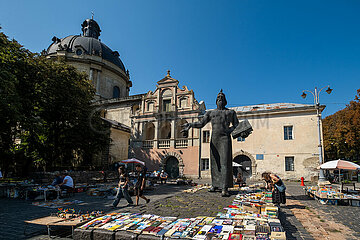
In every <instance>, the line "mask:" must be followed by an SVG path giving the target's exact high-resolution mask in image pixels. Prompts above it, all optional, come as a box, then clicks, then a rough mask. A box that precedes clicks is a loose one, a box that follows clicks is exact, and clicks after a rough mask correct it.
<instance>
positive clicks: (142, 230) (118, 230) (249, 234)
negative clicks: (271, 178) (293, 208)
mask: <svg viewBox="0 0 360 240" xmlns="http://www.w3.org/2000/svg"><path fill="white" fill-rule="evenodd" d="M278 211H279V209H278V207H277V206H275V205H273V204H272V203H271V192H265V191H262V190H259V189H252V188H242V189H241V192H240V193H239V194H238V195H237V196H236V197H235V199H234V201H233V203H232V204H231V205H229V206H228V207H226V208H224V211H221V212H219V213H218V214H217V215H216V217H209V216H198V217H192V218H176V217H171V216H158V215H154V214H144V213H127V212H125V213H109V214H106V215H103V216H100V217H98V218H95V219H93V220H91V221H89V222H87V223H85V224H83V225H82V226H80V227H78V228H77V229H76V230H75V232H74V239H91V238H93V239H95V238H97V237H99V236H100V235H101V234H105V235H107V236H109V237H110V238H116V239H131V238H135V237H138V239H141V238H140V237H141V236H144V235H148V236H147V239H176V238H180V239H196V240H205V239H239V240H240V239H243V240H256V239H258V240H266V239H269V240H270V239H274V240H275V239H286V235H285V231H284V229H283V227H282V225H281V222H280V220H279V219H278ZM115 236H116V237H115ZM150 236H151V238H150Z"/></svg>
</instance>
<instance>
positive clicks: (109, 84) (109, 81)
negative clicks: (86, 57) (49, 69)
mask: <svg viewBox="0 0 360 240" xmlns="http://www.w3.org/2000/svg"><path fill="white" fill-rule="evenodd" d="M106 62H107V61H106ZM68 63H69V64H71V65H72V66H74V67H75V68H76V69H78V70H79V71H82V72H85V73H86V74H87V75H88V76H89V78H90V69H91V68H92V69H94V70H93V71H98V73H97V74H100V77H99V78H97V77H96V74H94V76H95V79H93V80H92V82H93V84H94V88H95V89H97V85H98V91H97V93H98V94H100V96H101V97H103V98H107V99H109V98H112V97H113V88H114V87H115V86H118V87H119V88H120V96H121V97H125V96H128V92H127V90H126V81H125V80H124V79H123V78H122V77H121V76H120V75H118V74H115V73H114V72H112V71H110V70H108V69H106V68H104V67H102V66H100V65H98V64H89V63H83V62H75V61H69V62H68ZM98 79H100V84H97V80H98Z"/></svg>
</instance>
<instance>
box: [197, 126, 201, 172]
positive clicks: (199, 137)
mask: <svg viewBox="0 0 360 240" xmlns="http://www.w3.org/2000/svg"><path fill="white" fill-rule="evenodd" d="M201 132H202V131H201V128H200V129H199V177H198V179H201Z"/></svg>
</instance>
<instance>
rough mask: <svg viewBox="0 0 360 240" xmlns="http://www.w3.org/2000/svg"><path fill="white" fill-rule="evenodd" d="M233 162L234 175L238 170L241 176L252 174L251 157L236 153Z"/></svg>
mask: <svg viewBox="0 0 360 240" xmlns="http://www.w3.org/2000/svg"><path fill="white" fill-rule="evenodd" d="M233 162H234V163H235V164H233V165H236V166H233V172H234V175H235V176H236V175H237V174H238V173H239V172H240V173H242V176H243V177H245V178H250V177H251V176H252V164H251V159H250V158H249V157H248V156H246V155H237V156H236V157H235V158H234V159H233Z"/></svg>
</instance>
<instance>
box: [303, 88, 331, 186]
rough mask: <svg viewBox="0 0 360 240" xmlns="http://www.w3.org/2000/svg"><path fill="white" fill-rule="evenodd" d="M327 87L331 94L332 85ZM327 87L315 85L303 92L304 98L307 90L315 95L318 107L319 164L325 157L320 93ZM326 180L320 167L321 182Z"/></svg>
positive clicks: (315, 104) (315, 103)
mask: <svg viewBox="0 0 360 240" xmlns="http://www.w3.org/2000/svg"><path fill="white" fill-rule="evenodd" d="M326 87H327V89H326V90H325V91H326V92H327V93H328V94H330V93H331V92H332V89H331V88H330V86H329V85H328V86H326ZM326 87H323V88H322V89H320V91H319V90H318V89H317V87H315V90H314V91H309V90H304V91H303V93H302V94H301V97H302V98H306V93H305V92H309V93H311V94H312V95H313V96H314V106H315V108H316V115H317V126H318V134H319V145H318V147H319V164H320V165H321V164H323V163H324V159H323V150H322V141H321V114H320V93H321V91H322V90H323V89H325V88H326ZM323 181H325V176H324V171H323V170H322V169H320V172H319V182H323Z"/></svg>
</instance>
